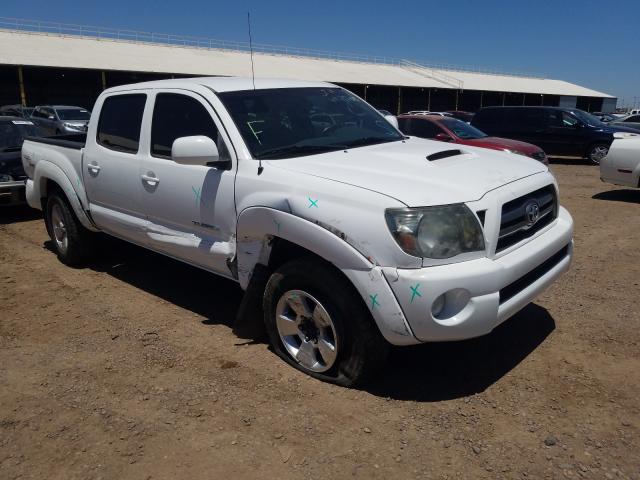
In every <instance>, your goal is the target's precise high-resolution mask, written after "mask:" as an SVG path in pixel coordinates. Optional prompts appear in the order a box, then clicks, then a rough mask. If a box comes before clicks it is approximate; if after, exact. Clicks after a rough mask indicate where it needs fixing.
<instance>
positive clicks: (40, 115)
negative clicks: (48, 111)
mask: <svg viewBox="0 0 640 480" xmlns="http://www.w3.org/2000/svg"><path fill="white" fill-rule="evenodd" d="M32 116H33V117H36V118H46V117H47V116H46V115H45V114H44V112H43V111H42V110H41V109H38V110H34V111H33V113H32Z"/></svg>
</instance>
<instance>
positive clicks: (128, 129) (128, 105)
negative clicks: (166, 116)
mask: <svg viewBox="0 0 640 480" xmlns="http://www.w3.org/2000/svg"><path fill="white" fill-rule="evenodd" d="M146 100H147V96H146V95H144V94H132V95H114V96H111V97H108V98H107V99H105V101H104V103H103V104H102V110H101V111H100V120H99V122H98V136H97V140H98V143H99V144H100V145H102V146H103V147H106V148H110V149H112V150H118V151H120V152H128V153H136V152H137V151H138V145H139V144H140V127H141V125H142V114H143V112H144V104H145V102H146Z"/></svg>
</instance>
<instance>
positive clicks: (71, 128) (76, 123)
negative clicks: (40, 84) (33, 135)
mask: <svg viewBox="0 0 640 480" xmlns="http://www.w3.org/2000/svg"><path fill="white" fill-rule="evenodd" d="M90 117H91V112H90V111H89V110H87V109H86V108H82V107H72V106H68V105H40V106H37V107H36V109H35V110H34V111H33V113H32V114H31V120H32V121H33V122H34V123H35V124H36V125H38V126H39V127H40V128H42V129H43V130H45V131H46V132H47V134H49V135H68V134H70V133H84V132H86V131H87V125H88V123H89V118H90Z"/></svg>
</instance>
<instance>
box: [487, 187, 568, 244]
mask: <svg viewBox="0 0 640 480" xmlns="http://www.w3.org/2000/svg"><path fill="white" fill-rule="evenodd" d="M533 204H537V205H538V218H537V221H535V222H532V221H531V218H530V217H529V214H528V212H527V208H528V207H529V206H530V205H533ZM557 216H558V202H557V199H556V191H555V189H554V188H553V185H548V186H546V187H544V188H541V189H539V190H536V191H535V192H531V193H528V194H527V195H524V196H523V197H519V198H516V199H515V200H511V201H510V202H507V203H505V204H504V205H503V206H502V216H501V220H500V234H499V235H498V245H497V246H496V253H497V252H500V251H502V250H504V249H505V248H509V247H510V246H512V245H515V244H516V243H518V242H521V241H522V240H524V239H526V238H529V237H531V236H533V235H534V234H535V233H536V232H538V231H540V230H541V229H543V228H544V227H546V226H547V225H549V224H550V223H551V222H553V221H554V220H555V218H556V217H557Z"/></svg>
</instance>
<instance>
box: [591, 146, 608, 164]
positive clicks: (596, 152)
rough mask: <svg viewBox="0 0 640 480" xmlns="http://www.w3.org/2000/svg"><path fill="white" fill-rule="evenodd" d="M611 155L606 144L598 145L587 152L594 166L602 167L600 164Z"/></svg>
mask: <svg viewBox="0 0 640 480" xmlns="http://www.w3.org/2000/svg"><path fill="white" fill-rule="evenodd" d="M608 153H609V145H607V144H606V143H596V144H595V145H592V146H591V147H590V148H589V151H588V152H587V158H588V159H589V160H590V161H591V163H593V164H594V165H600V162H601V161H602V159H603V158H604V157H606V156H607V154H608Z"/></svg>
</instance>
